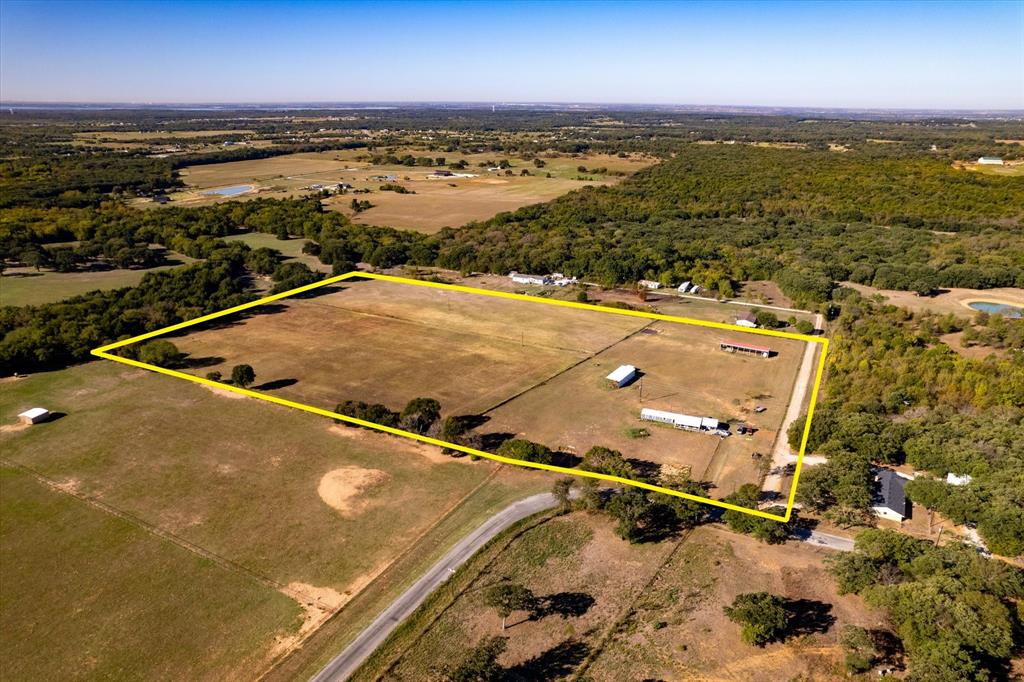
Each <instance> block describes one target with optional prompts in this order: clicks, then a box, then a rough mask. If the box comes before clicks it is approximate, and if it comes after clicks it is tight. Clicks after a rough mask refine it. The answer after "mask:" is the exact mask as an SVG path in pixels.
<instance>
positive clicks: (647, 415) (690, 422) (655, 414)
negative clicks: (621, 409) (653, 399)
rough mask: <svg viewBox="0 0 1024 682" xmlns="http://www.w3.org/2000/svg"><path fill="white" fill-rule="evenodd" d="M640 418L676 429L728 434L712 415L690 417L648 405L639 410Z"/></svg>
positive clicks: (720, 434) (721, 434)
mask: <svg viewBox="0 0 1024 682" xmlns="http://www.w3.org/2000/svg"><path fill="white" fill-rule="evenodd" d="M640 418H641V419H643V420H644V421H649V422H659V423H661V424H670V425H672V426H673V427H675V428H677V429H684V430H686V431H706V432H711V431H713V432H715V433H716V434H718V435H719V436H727V435H729V431H728V430H726V429H724V428H722V426H721V424H720V423H719V421H718V420H717V419H715V418H714V417H691V416H690V415H688V414H679V413H677V412H665V411H664V410H652V409H650V408H649V407H645V408H643V409H642V410H640Z"/></svg>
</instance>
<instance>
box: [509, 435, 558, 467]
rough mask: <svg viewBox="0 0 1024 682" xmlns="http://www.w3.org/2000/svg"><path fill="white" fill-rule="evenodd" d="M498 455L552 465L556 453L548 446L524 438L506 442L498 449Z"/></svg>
mask: <svg viewBox="0 0 1024 682" xmlns="http://www.w3.org/2000/svg"><path fill="white" fill-rule="evenodd" d="M498 454H499V455H501V456H502V457H511V458H512V459H521V460H524V461H527V462H538V463H540V464H551V463H552V462H553V461H554V459H555V457H554V453H552V452H551V449H550V448H548V447H547V446H546V445H541V444H540V443H534V442H532V441H528V440H526V439H524V438H512V439H510V440H507V441H505V442H504V443H502V444H501V446H500V447H499V448H498Z"/></svg>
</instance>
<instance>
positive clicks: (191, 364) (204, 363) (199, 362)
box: [181, 355, 224, 369]
mask: <svg viewBox="0 0 1024 682" xmlns="http://www.w3.org/2000/svg"><path fill="white" fill-rule="evenodd" d="M223 362H224V358H222V357H220V356H219V355H207V356H205V357H199V358H193V357H186V358H182V359H181V366H182V367H187V368H189V369H199V368H201V367H212V366H214V365H219V364H221V363H223Z"/></svg>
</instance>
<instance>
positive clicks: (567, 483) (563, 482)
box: [551, 476, 575, 512]
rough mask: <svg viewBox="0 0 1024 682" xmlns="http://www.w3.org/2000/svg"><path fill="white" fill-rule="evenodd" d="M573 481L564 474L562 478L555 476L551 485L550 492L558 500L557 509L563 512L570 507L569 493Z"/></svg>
mask: <svg viewBox="0 0 1024 682" xmlns="http://www.w3.org/2000/svg"><path fill="white" fill-rule="evenodd" d="M574 483H575V481H574V480H573V479H572V478H570V477H568V476H566V477H564V478H556V479H555V483H554V485H553V486H551V494H552V495H554V496H555V499H556V500H557V501H558V508H559V510H561V511H563V512H565V511H568V510H569V509H570V508H571V507H572V499H571V497H570V493H571V492H572V486H573V484H574Z"/></svg>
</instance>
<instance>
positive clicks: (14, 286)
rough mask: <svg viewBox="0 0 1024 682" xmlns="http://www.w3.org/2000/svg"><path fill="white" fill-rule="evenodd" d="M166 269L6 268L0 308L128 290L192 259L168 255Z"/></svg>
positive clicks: (1, 278) (1, 281)
mask: <svg viewBox="0 0 1024 682" xmlns="http://www.w3.org/2000/svg"><path fill="white" fill-rule="evenodd" d="M169 255H170V260H169V263H168V264H167V265H159V266H157V267H154V268H145V269H140V268H135V269H130V270H129V269H124V268H115V269H111V270H83V271H81V272H55V271H52V270H44V271H41V272H37V271H36V270H35V269H33V268H24V267H20V268H8V269H7V270H6V271H5V272H4V273H3V275H0V305H13V306H22V305H42V304H44V303H54V302H56V301H62V300H64V299H66V298H71V297H72V296H79V295H81V294H85V293H88V292H90V291H96V290H97V289H100V290H103V291H106V290H109V289H120V288H121V287H132V286H135V285H137V284H138V283H139V282H141V281H142V278H143V277H145V276H146V274H147V273H150V272H160V271H162V270H170V269H171V268H176V267H178V266H180V265H187V264H190V263H194V262H195V259H193V258H189V257H188V256H185V255H182V254H180V253H171V254H169Z"/></svg>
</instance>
